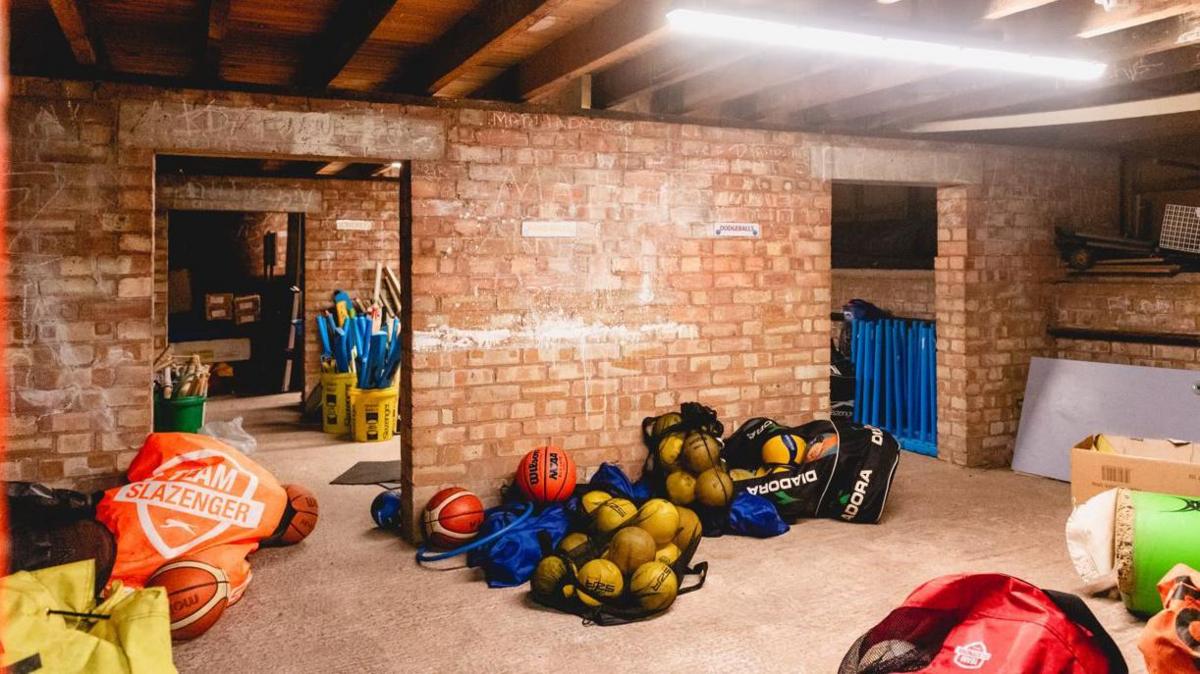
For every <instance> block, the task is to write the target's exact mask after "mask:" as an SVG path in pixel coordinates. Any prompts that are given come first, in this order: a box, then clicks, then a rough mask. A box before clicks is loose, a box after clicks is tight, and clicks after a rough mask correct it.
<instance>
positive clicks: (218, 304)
mask: <svg viewBox="0 0 1200 674" xmlns="http://www.w3.org/2000/svg"><path fill="white" fill-rule="evenodd" d="M204 318H205V319H207V320H210V321H229V320H233V293H210V294H208V295H205V296H204Z"/></svg>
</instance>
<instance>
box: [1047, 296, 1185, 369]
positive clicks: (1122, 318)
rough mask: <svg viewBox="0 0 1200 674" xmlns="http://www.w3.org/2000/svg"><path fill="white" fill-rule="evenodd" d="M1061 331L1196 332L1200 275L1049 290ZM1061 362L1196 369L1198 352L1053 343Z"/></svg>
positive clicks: (1069, 341)
mask: <svg viewBox="0 0 1200 674" xmlns="http://www.w3.org/2000/svg"><path fill="white" fill-rule="evenodd" d="M1052 292H1053V295H1054V323H1055V325H1058V326H1061V327H1069V328H1090V329H1095V330H1123V331H1128V332H1175V333H1180V334H1190V335H1197V334H1200V275H1197V274H1182V275H1179V276H1175V277H1172V278H1076V279H1071V280H1070V281H1065V282H1063V283H1059V284H1056V285H1055V286H1053V290H1052ZM1055 348H1056V351H1057V354H1056V355H1057V356H1058V357H1059V358H1071V359H1074V360H1091V361H1098V362H1103V363H1118V364H1122V365H1145V366H1150V367H1170V368H1178V369H1184V370H1200V349H1197V348H1196V347H1186V346H1159V345H1150V344H1135V343H1126V342H1109V341H1103V340H1080V339H1061V338H1060V339H1056V340H1055Z"/></svg>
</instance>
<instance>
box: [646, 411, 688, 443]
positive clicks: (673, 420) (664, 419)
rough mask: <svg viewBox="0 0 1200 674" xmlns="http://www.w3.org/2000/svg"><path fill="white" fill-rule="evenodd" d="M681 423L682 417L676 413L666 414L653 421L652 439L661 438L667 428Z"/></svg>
mask: <svg viewBox="0 0 1200 674" xmlns="http://www.w3.org/2000/svg"><path fill="white" fill-rule="evenodd" d="M681 423H683V417H681V416H679V413H678V412H667V413H666V414H664V415H662V416H661V417H659V418H657V419H655V420H654V431H653V432H654V437H656V438H661V437H662V434H663V433H666V432H667V429H668V428H670V427H672V426H675V425H678V424H681Z"/></svg>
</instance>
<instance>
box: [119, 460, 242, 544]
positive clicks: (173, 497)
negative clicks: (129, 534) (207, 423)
mask: <svg viewBox="0 0 1200 674" xmlns="http://www.w3.org/2000/svg"><path fill="white" fill-rule="evenodd" d="M213 458H215V459H218V461H217V462H213V463H207V462H206V463H200V462H202V461H203V460H204V459H213ZM188 462H197V463H199V464H200V465H199V466H198V467H196V468H180V467H179V466H180V465H181V464H187V463H188ZM257 489H258V476H257V475H255V474H254V473H252V472H250V471H248V470H246V469H244V468H242V466H241V465H239V464H238V463H237V461H235V460H234V459H233V458H232V457H230V456H229V455H227V454H225V453H224V452H222V451H219V450H216V449H198V450H195V451H192V452H188V453H186V454H181V455H179V456H176V457H174V458H172V459H170V460H169V461H165V462H163V464H162V465H161V466H159V467H158V468H157V469H155V471H154V473H153V474H152V475H151V476H150V478H148V479H146V480H142V481H140V482H134V483H131V484H127V485H125V486H123V487H121V488H120V489H119V490H118V491H117V493H116V495H115V496H114V497H113V500H114V501H119V502H122V503H133V504H135V505H136V506H137V514H138V521H139V522H140V523H141V525H142V531H143V532H145V534H146V539H147V540H149V541H150V543H151V544H152V545H153V546H154V548H155V549H156V550H158V552H159V554H161V555H162V556H163V557H166V558H168V559H171V558H175V557H179V556H181V555H183V554H184V553H186V552H187V551H188V550H191V549H192V548H194V547H196V546H197V545H199V544H201V543H203V542H205V541H208V540H211V539H213V538H215V537H217V536H219V535H221V534H222V533H224V532H225V531H227V530H228V529H229V527H232V526H237V527H243V528H246V529H253V528H255V527H257V526H258V525H259V523H261V522H262V517H263V510H264V508H265V506H264V505H263V503H262V502H261V501H257V500H254V499H253V498H252V497H253V496H254V492H255V490H257ZM151 508H161V509H163V510H170V511H173V512H177V513H183V514H185V515H190V516H191V517H192V518H195V519H192V520H191V522H190V524H191V527H189V526H187V525H184V526H180V524H181V523H182V522H181V521H180V520H179V519H177V518H171V517H168V518H165V519H164V520H163V523H162V527H161V530H160V527H159V523H158V522H157V521H156V520H155V519H154V518H153V517H152V516H151V515H152V511H151ZM206 525H207V530H204V529H205V528H206ZM193 528H198V529H200V530H201V533H200V534H199V535H196V532H195V531H194V530H191V529H193ZM169 529H180V530H182V531H184V532H186V533H185V534H184V535H179V534H173V535H171V536H170V538H173V539H176V543H175V544H174V545H172V544H171V543H168V542H167V540H166V539H167V536H165V535H164V531H163V530H169Z"/></svg>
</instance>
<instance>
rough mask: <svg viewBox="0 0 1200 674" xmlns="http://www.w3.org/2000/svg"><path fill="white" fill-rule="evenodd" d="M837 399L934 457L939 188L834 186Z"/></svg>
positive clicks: (843, 412)
mask: <svg viewBox="0 0 1200 674" xmlns="http://www.w3.org/2000/svg"><path fill="white" fill-rule="evenodd" d="M832 191H833V196H832V217H831V221H832V232H831V238H832V242H831V258H832V259H831V267H832V271H831V298H832V303H833V307H832V309H833V313H832V314H831V317H832V318H834V321H833V335H832V337H833V339H832V340H831V347H830V348H831V353H830V363H831V373H830V376H831V381H830V399H831V400H830V402H831V408H832V414H833V416H835V417H843V418H846V419H851V420H853V421H854V422H855V423H861V424H868V425H872V426H879V427H882V428H885V429H886V430H888V431H890V432H891V433H892V434H893V435H895V436H896V437H897V439H899V440H900V443H901V445H902V446H904V447H905V448H906V449H909V450H912V451H916V452H919V453H922V454H930V455H936V453H937V449H936V441H937V436H936V429H937V414H936V411H937V396H936V387H937V377H936V348H937V347H936V336H935V335H936V327H935V324H934V318H935V315H936V290H935V288H936V285H935V282H934V260H935V258H936V257H937V254H938V245H937V244H938V229H937V228H938V215H937V212H938V211H937V200H938V196H937V189H936V188H935V187H927V186H918V185H896V184H878V183H852V182H834V183H833V187H832Z"/></svg>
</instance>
